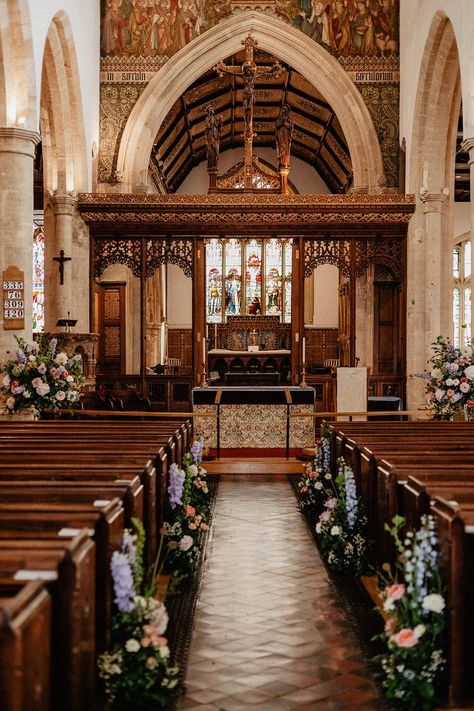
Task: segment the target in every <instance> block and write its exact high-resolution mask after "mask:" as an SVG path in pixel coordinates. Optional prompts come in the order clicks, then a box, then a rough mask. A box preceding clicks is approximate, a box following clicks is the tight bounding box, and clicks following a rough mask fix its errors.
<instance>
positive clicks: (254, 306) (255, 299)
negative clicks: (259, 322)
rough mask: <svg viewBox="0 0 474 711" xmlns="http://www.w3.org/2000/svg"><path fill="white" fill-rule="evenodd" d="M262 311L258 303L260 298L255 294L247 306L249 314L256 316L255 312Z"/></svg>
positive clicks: (259, 312)
mask: <svg viewBox="0 0 474 711" xmlns="http://www.w3.org/2000/svg"><path fill="white" fill-rule="evenodd" d="M261 313H262V306H261V304H260V299H259V298H258V296H257V294H255V296H254V297H253V299H252V302H251V304H250V306H249V314H250V315H251V316H256V315H257V314H261Z"/></svg>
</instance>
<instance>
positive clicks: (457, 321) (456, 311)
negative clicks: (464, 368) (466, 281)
mask: <svg viewBox="0 0 474 711" xmlns="http://www.w3.org/2000/svg"><path fill="white" fill-rule="evenodd" d="M453 323H454V347H455V348H459V345H460V342H459V341H460V331H461V304H460V301H459V289H458V288H457V287H456V288H455V289H454V291H453Z"/></svg>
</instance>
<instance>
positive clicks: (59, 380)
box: [0, 334, 83, 417]
mask: <svg viewBox="0 0 474 711" xmlns="http://www.w3.org/2000/svg"><path fill="white" fill-rule="evenodd" d="M15 338H16V342H17V346H18V347H17V349H16V358H15V359H13V360H10V361H8V362H7V363H5V364H4V366H3V369H2V376H1V378H2V379H1V385H0V397H1V398H2V400H3V402H4V403H5V406H6V411H7V413H8V414H14V413H17V412H20V411H22V410H26V409H30V408H33V409H34V414H35V417H40V416H41V412H42V411H43V410H44V409H46V408H48V409H53V410H58V409H65V408H68V409H72V408H75V407H78V405H79V404H80V396H81V386H82V383H83V375H82V365H81V360H82V357H81V355H79V354H75V355H69V354H68V353H66V352H65V351H64V350H61V349H58V341H57V339H56V338H50V337H49V336H47V335H46V334H44V335H41V336H39V337H38V340H36V341H33V342H32V343H27V342H26V341H25V340H24V339H23V338H19V337H17V336H16V337H15Z"/></svg>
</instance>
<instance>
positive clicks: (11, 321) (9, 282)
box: [3, 267, 25, 331]
mask: <svg viewBox="0 0 474 711" xmlns="http://www.w3.org/2000/svg"><path fill="white" fill-rule="evenodd" d="M3 328H4V329H5V330H9V331H11V330H21V329H23V328H25V274H24V272H22V271H20V270H19V269H18V268H17V267H8V269H7V270H6V271H4V272H3Z"/></svg>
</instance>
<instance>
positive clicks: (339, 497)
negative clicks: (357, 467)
mask: <svg viewBox="0 0 474 711" xmlns="http://www.w3.org/2000/svg"><path fill="white" fill-rule="evenodd" d="M366 525H367V520H366V518H365V516H364V515H363V513H362V512H361V505H360V501H359V499H358V497H357V492H356V486H355V481H354V474H353V472H352V469H351V468H350V467H348V466H347V465H346V464H345V463H344V460H343V459H340V460H339V471H338V476H337V477H336V481H335V482H334V484H333V490H332V493H331V495H330V496H328V498H327V499H326V501H325V502H324V511H323V512H322V513H321V514H320V516H319V521H318V522H317V524H316V535H317V536H318V539H319V541H320V544H321V549H322V552H323V555H324V557H325V559H326V562H327V564H328V566H329V568H330V569H331V570H334V571H335V572H338V573H351V574H353V575H360V574H361V573H363V572H364V571H365V569H366V568H367V553H368V545H367V538H366V535H365V528H366Z"/></svg>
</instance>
